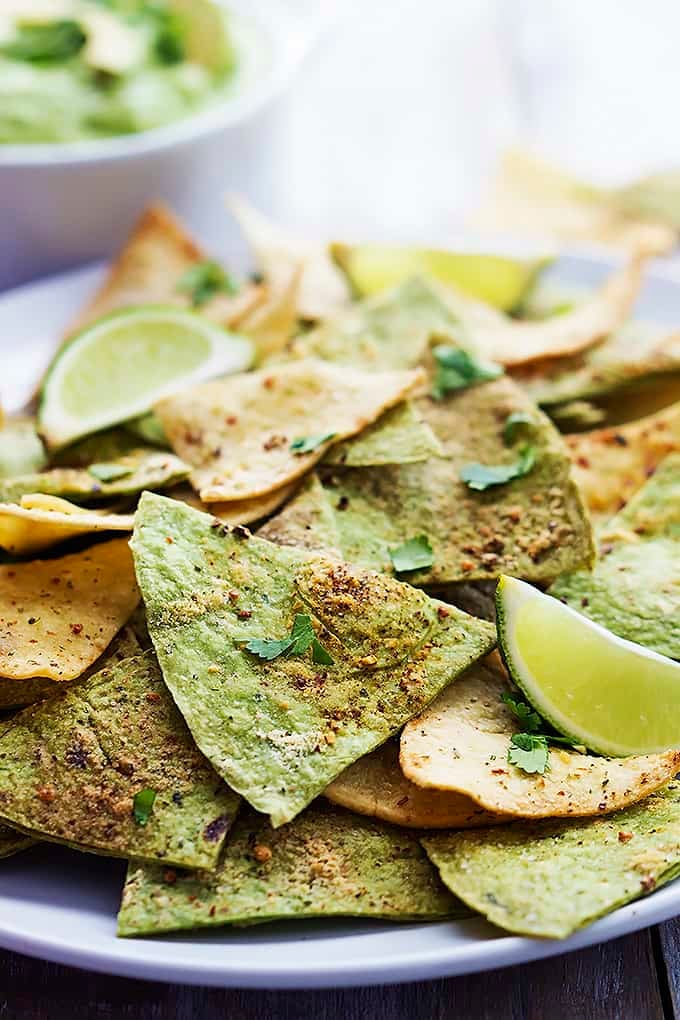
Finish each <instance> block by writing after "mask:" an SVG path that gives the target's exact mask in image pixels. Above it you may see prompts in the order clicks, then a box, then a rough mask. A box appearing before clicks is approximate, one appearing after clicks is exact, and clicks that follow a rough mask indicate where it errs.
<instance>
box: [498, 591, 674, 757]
mask: <svg viewBox="0 0 680 1020" xmlns="http://www.w3.org/2000/svg"><path fill="white" fill-rule="evenodd" d="M496 613H497V627H498V640H499V643H500V646H501V651H502V652H503V657H504V658H505V661H506V664H507V666H508V669H509V671H510V674H511V676H512V678H513V680H514V681H515V683H516V684H517V686H518V687H520V688H521V689H522V690H523V691H524V693H525V695H526V697H527V698H528V700H529V701H530V702H531V704H532V705H533V706H534V708H535V709H536V710H537V711H538V712H540V714H541V715H542V716H543V717H544V718H545V719H547V720H548V722H550V723H551V724H552V725H553V726H554V727H555V729H556V730H558V731H559V732H560V733H563V734H564V735H565V736H567V737H569V738H570V739H573V740H574V742H575V743H576V744H584V745H585V746H586V747H589V748H590V749H591V750H593V751H595V752H596V753H597V754H606V755H610V756H615V757H619V756H625V755H629V754H651V753H653V752H655V751H665V750H669V749H671V748H676V747H680V663H678V662H674V661H673V660H672V659H667V658H666V657H665V656H663V655H659V654H657V653H656V652H652V651H651V650H650V649H648V648H643V647H642V645H636V644H634V643H633V642H632V641H626V640H624V638H620V637H617V636H616V635H615V634H612V633H611V632H610V631H608V630H606V629H605V628H604V627H600V626H599V624H597V623H593V622H592V621H591V620H588V619H586V618H585V617H584V616H581V615H580V614H579V613H577V612H576V611H575V610H573V609H570V608H569V607H568V606H565V605H563V603H562V602H560V601H559V599H555V598H552V596H550V595H543V594H542V593H541V592H540V591H538V590H537V589H536V588H532V586H531V585H530V584H526V583H525V582H524V581H518V580H517V579H516V578H514V577H505V576H503V577H501V579H500V581H499V582H498V588H497V589H496ZM669 626H670V622H669Z"/></svg>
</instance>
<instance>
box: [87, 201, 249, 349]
mask: <svg viewBox="0 0 680 1020" xmlns="http://www.w3.org/2000/svg"><path fill="white" fill-rule="evenodd" d="M205 259H206V254H205V252H203V251H202V250H201V249H200V248H199V247H198V245H196V244H195V243H194V241H193V240H192V239H191V237H190V236H189V235H188V234H187V233H186V231H185V230H184V228H183V227H182V225H181V224H180V223H179V221H178V220H177V219H175V217H174V216H173V215H172V213H171V212H170V210H169V209H166V208H165V206H162V205H152V206H149V208H148V209H147V210H146V211H145V212H144V213H143V214H142V216H141V218H140V219H139V221H138V222H137V224H136V225H135V227H134V229H133V231H132V233H131V234H130V236H129V238H128V240H127V242H126V243H125V246H124V247H123V249H122V251H121V252H120V253H119V255H118V257H117V258H116V260H115V261H114V263H113V265H112V266H111V268H110V269H109V272H108V275H107V277H106V279H105V281H104V283H103V284H102V286H101V287H100V288H99V290H98V291H97V293H96V294H95V295H94V297H93V298H92V300H91V301H90V302H89V303H88V304H87V305H86V306H85V308H84V309H83V311H82V312H81V314H80V315H79V317H78V319H77V320H76V322H74V323H73V325H72V326H71V328H70V329H69V331H68V334H69V336H70V335H72V334H74V333H77V332H79V331H80V330H81V329H84V327H85V326H89V325H90V323H92V322H95V321H96V320H97V319H101V318H102V316H104V315H109V314H110V313H111V312H115V311H119V310H120V309H121V308H129V307H131V306H133V305H147V304H164V305H168V304H170V305H180V306H187V305H189V304H190V299H189V297H188V296H187V294H185V293H182V291H180V290H178V283H179V281H180V280H181V278H182V276H183V275H184V274H185V273H186V272H187V270H188V269H191V267H192V266H194V265H196V264H197V263H199V262H203V261H204V260H205ZM261 299H262V289H261V288H260V287H257V286H255V285H252V284H247V285H244V286H243V287H242V288H241V290H239V292H238V294H235V295H234V296H233V297H229V296H226V295H224V294H218V295H216V296H215V297H214V298H212V299H211V300H210V301H209V302H208V303H206V304H205V305H204V306H203V307H202V308H201V314H203V315H206V316H207V317H208V318H210V319H212V320H213V321H215V322H219V323H220V324H222V325H224V326H231V325H235V324H236V323H237V322H238V321H239V319H241V318H242V317H243V315H245V314H246V313H247V312H249V311H250V310H251V309H252V308H254V307H255V305H256V304H257V303H258V302H259V301H260V300H261Z"/></svg>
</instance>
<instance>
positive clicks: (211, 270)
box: [177, 259, 238, 308]
mask: <svg viewBox="0 0 680 1020" xmlns="http://www.w3.org/2000/svg"><path fill="white" fill-rule="evenodd" d="M177 290H179V291H181V292H182V293H184V294H188V295H189V296H190V298H191V304H192V305H193V307H194V308H201V307H202V306H203V305H204V304H206V303H207V302H208V301H210V299H211V298H213V297H214V296H215V295H216V294H220V293H224V294H236V293H237V291H238V287H237V285H236V281H235V280H234V278H233V276H232V275H231V274H230V273H228V272H227V271H226V269H223V268H222V266H221V265H220V264H219V262H215V261H213V260H212V259H206V260H205V262H197V263H196V265H195V266H192V267H191V269H187V271H186V273H184V274H183V275H182V276H181V277H180V278H179V281H178V283H177Z"/></svg>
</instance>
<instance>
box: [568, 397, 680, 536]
mask: <svg viewBox="0 0 680 1020" xmlns="http://www.w3.org/2000/svg"><path fill="white" fill-rule="evenodd" d="M566 440H567V448H568V450H569V455H570V457H571V459H572V461H573V464H574V477H575V479H576V482H577V484H578V487H579V489H580V490H581V492H582V493H583V498H584V499H585V502H586V505H587V507H588V509H589V510H590V512H591V514H592V515H593V517H594V518H596V519H598V520H604V519H606V518H608V517H612V516H613V515H614V514H615V513H618V511H619V510H620V509H621V507H623V506H625V504H626V503H627V502H628V500H629V499H630V498H631V496H633V495H634V493H636V492H637V491H638V489H639V488H641V486H643V485H644V483H645V481H646V480H647V479H648V478H649V476H650V475H651V474H652V473H653V472H654V471H655V470H656V468H657V467H658V466H659V464H660V463H661V461H662V460H663V459H664V457H666V456H668V454H669V453H674V452H676V451H679V450H680V403H677V404H673V405H672V406H671V407H667V408H665V409H664V410H663V411H659V412H657V414H653V415H650V416H649V417H647V418H640V419H639V421H633V422H630V423H629V424H628V425H620V426H618V427H617V428H604V429H595V430H593V431H592V432H580V433H577V434H574V435H571V436H567V437H566Z"/></svg>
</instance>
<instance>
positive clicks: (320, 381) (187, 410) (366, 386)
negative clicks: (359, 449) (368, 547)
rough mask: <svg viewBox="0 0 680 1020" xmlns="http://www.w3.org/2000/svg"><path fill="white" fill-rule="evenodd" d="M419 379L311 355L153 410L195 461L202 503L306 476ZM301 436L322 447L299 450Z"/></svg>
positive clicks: (253, 493)
mask: <svg viewBox="0 0 680 1020" xmlns="http://www.w3.org/2000/svg"><path fill="white" fill-rule="evenodd" d="M422 381H423V374H422V372H419V371H415V372H381V373H372V374H369V373H367V372H363V371H359V370H356V369H353V368H349V367H346V368H345V367H341V366H339V365H329V364H327V363H326V362H323V361H316V360H311V359H310V360H308V361H300V362H292V363H290V364H284V365H279V366H276V367H273V368H269V369H265V370H262V371H259V372H247V373H242V374H240V375H235V376H231V377H230V378H226V379H219V380H215V381H214V382H209V383H202V384H201V385H199V386H194V387H192V388H191V389H189V390H185V391H184V392H183V393H178V394H176V395H175V396H174V397H168V398H167V399H166V400H162V401H161V402H160V403H159V404H157V405H156V408H155V410H156V413H157V414H158V416H159V418H160V419H161V421H162V423H163V427H164V429H165V431H166V433H167V435H168V437H169V438H170V441H171V443H172V445H173V447H174V448H175V450H177V451H178V452H180V453H181V455H182V456H184V457H186V459H187V461H188V462H189V463H190V464H191V465H192V467H193V470H192V472H191V475H190V479H191V484H192V485H193V486H194V488H195V489H197V491H198V492H199V493H200V497H201V499H202V500H203V502H205V503H218V502H223V501H224V502H231V501H235V500H238V501H242V500H245V499H254V498H256V497H258V496H266V495H267V494H269V493H271V492H272V491H274V490H275V489H278V488H280V487H281V486H283V485H288V484H289V483H290V482H293V481H295V479H296V478H299V477H301V475H303V474H306V472H307V471H309V469H310V468H311V467H312V466H313V465H314V464H315V463H316V462H317V461H318V460H320V459H321V457H322V456H323V455H324V453H325V452H326V451H327V450H328V448H329V446H330V444H331V443H332V442H339V441H340V440H341V439H345V438H346V437H347V436H352V435H355V434H356V433H357V432H360V431H361V430H362V429H363V428H365V426H366V425H369V424H370V423H371V422H373V421H375V420H376V418H378V417H379V416H380V415H381V414H382V412H383V411H385V410H387V409H388V408H390V407H393V406H394V405H395V404H398V403H399V402H400V401H402V400H403V399H404V397H406V396H407V395H408V394H409V393H410V392H411V391H412V390H413V389H414V388H415V387H417V386H418V385H420V384H421V383H422ZM300 437H303V438H307V437H317V439H318V442H317V445H316V446H315V447H313V448H312V449H311V450H310V451H309V452H302V453H300V452H299V451H298V452H296V451H295V450H294V449H293V448H292V445H293V441H294V440H295V439H297V438H300Z"/></svg>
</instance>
